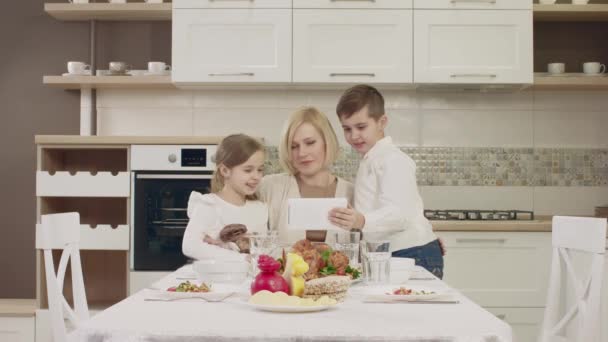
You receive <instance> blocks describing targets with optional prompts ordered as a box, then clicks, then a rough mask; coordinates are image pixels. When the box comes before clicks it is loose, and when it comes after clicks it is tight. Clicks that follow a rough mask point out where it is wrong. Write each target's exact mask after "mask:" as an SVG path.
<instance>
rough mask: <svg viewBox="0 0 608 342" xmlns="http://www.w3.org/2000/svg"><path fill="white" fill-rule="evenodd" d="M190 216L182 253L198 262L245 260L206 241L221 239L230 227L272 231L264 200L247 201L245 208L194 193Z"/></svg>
mask: <svg viewBox="0 0 608 342" xmlns="http://www.w3.org/2000/svg"><path fill="white" fill-rule="evenodd" d="M188 217H189V218H190V221H189V222H188V226H187V227H186V232H185V233H184V239H183V241H182V252H183V253H184V255H186V256H188V257H190V258H193V259H197V260H203V259H215V260H235V261H240V260H245V258H246V254H241V253H238V252H236V251H233V250H229V249H225V248H222V247H219V246H215V245H211V244H208V243H206V242H203V238H204V236H205V235H209V236H210V237H211V238H213V239H216V240H219V236H220V231H221V230H222V228H224V227H225V226H226V225H229V224H244V225H245V226H247V232H248V233H251V232H265V231H267V230H268V207H267V206H266V204H264V203H263V202H261V201H246V202H245V205H243V206H237V205H234V204H231V203H228V202H226V201H224V200H223V199H222V198H220V197H219V196H218V195H216V194H205V195H203V194H201V193H199V192H196V191H193V192H192V193H191V194H190V198H189V200H188Z"/></svg>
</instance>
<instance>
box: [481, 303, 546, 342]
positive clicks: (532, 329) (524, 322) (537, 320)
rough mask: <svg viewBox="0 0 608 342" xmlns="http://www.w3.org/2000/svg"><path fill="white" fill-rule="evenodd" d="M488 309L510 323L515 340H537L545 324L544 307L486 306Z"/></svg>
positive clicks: (533, 341)
mask: <svg viewBox="0 0 608 342" xmlns="http://www.w3.org/2000/svg"><path fill="white" fill-rule="evenodd" d="M486 310H488V311H490V312H491V313H492V314H494V315H495V316H496V317H498V318H500V319H502V320H503V321H505V322H507V323H509V325H510V326H511V328H512V329H513V341H517V342H536V341H537V337H538V334H539V333H540V329H541V327H542V324H543V315H544V310H545V309H544V308H486Z"/></svg>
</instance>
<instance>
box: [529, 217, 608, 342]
mask: <svg viewBox="0 0 608 342" xmlns="http://www.w3.org/2000/svg"><path fill="white" fill-rule="evenodd" d="M552 245H553V257H552V264H551V276H550V279H549V289H548V293H547V306H546V308H545V316H544V321H543V326H542V330H541V333H540V337H539V341H541V342H566V341H567V342H583V341H589V342H591V341H599V340H600V329H601V324H606V322H601V321H600V305H601V300H600V295H601V288H602V273H603V271H604V253H605V245H606V219H602V218H591V217H566V216H555V217H553V233H552ZM573 254H580V256H581V258H579V259H578V260H577V261H576V262H575V261H574V260H573ZM582 257H584V258H582ZM583 259H584V260H583ZM583 261H584V262H585V264H584V263H583ZM569 289H571V290H572V291H567V290H569Z"/></svg>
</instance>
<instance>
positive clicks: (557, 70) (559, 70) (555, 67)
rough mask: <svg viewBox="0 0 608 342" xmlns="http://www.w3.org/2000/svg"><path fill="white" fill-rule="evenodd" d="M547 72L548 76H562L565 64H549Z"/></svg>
mask: <svg viewBox="0 0 608 342" xmlns="http://www.w3.org/2000/svg"><path fill="white" fill-rule="evenodd" d="M547 72H548V73H550V74H563V73H564V72H566V64H564V63H549V64H547Z"/></svg>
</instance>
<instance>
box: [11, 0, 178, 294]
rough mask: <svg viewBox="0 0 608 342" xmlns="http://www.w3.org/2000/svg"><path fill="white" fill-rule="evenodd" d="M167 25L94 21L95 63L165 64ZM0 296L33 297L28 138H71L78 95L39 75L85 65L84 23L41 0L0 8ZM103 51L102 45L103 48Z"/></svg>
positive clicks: (32, 188)
mask: <svg viewBox="0 0 608 342" xmlns="http://www.w3.org/2000/svg"><path fill="white" fill-rule="evenodd" d="M170 39H171V25H170V23H168V22H163V23H99V25H98V54H97V59H98V63H99V64H98V65H99V66H104V65H107V62H108V61H110V60H125V61H127V62H129V63H130V64H132V65H133V66H134V68H144V66H145V63H146V61H148V60H151V59H154V60H164V61H166V62H169V63H170V60H169V58H170ZM0 42H1V43H2V46H3V48H2V51H1V52H0V105H1V106H2V111H1V115H2V125H1V126H0V156H1V164H0V165H1V166H0V189H2V193H3V196H2V197H1V200H0V204H1V205H0V236H1V237H0V272H1V274H2V276H1V279H2V281H0V298H33V297H35V253H34V225H35V223H36V219H35V213H36V201H35V173H34V172H35V169H36V150H35V146H34V135H36V134H78V133H79V107H80V93H79V92H77V91H64V90H62V89H56V88H50V87H47V86H44V85H43V84H42V76H43V75H59V74H61V73H63V72H64V70H65V64H66V61H68V60H81V61H88V60H89V24H88V23H80V22H61V21H57V20H55V19H53V18H52V17H50V16H48V15H46V13H45V12H44V0H24V1H11V6H10V9H7V10H5V11H0ZM104 47H107V48H104Z"/></svg>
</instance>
